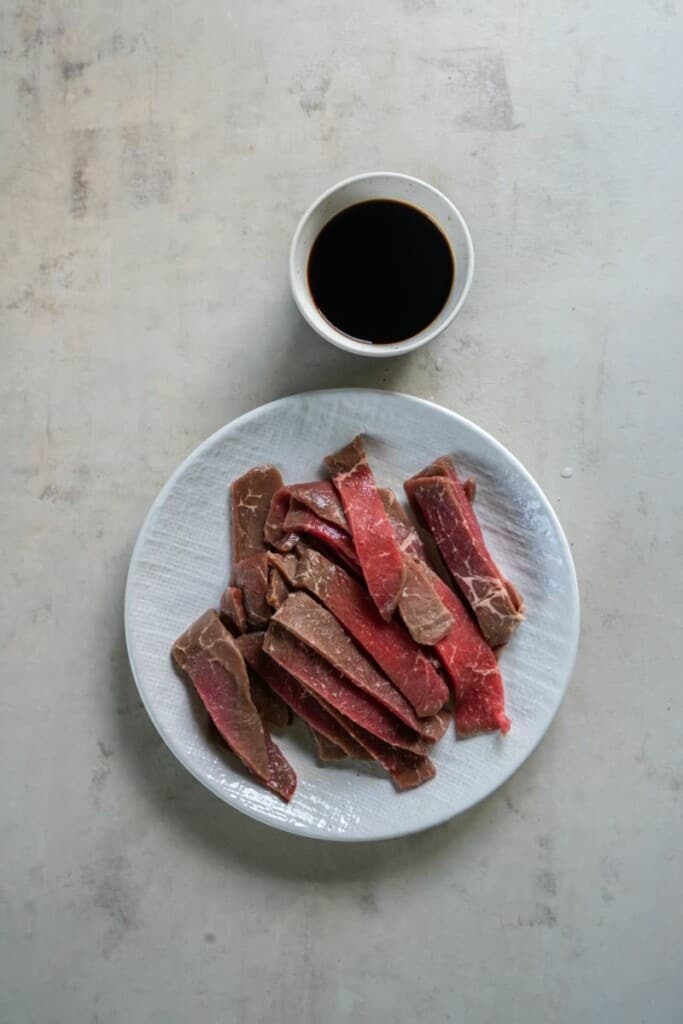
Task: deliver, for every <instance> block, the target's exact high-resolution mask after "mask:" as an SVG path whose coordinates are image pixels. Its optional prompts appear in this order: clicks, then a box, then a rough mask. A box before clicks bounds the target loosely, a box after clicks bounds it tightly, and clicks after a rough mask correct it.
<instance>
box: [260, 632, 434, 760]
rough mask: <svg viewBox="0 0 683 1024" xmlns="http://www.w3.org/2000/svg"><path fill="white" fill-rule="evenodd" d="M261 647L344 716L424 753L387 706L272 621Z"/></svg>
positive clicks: (396, 743) (420, 742)
mask: <svg viewBox="0 0 683 1024" xmlns="http://www.w3.org/2000/svg"><path fill="white" fill-rule="evenodd" d="M263 650H264V651H265V652H266V654H268V655H269V656H270V657H271V658H272V659H273V661H276V662H277V663H278V665H280V666H281V667H282V668H284V669H285V670H286V671H287V672H289V673H290V674H291V675H293V676H294V678H295V679H298V680H299V682H300V683H301V685H302V686H304V687H305V688H306V689H307V690H309V691H310V692H311V693H313V694H314V696H315V697H317V698H319V699H322V700H323V701H325V703H326V704H327V705H328V706H331V707H334V709H335V710H336V711H339V712H340V713H341V714H342V715H344V717H345V718H348V719H350V720H351V721H352V722H355V723H356V724H357V725H360V726H362V727H363V728H364V729H367V731H368V732H371V733H372V734H373V736H377V737H378V738H379V739H381V740H384V741H385V743H389V744H391V746H393V747H401V748H403V749H404V750H410V751H412V752H413V753H415V754H424V753H425V750H426V745H425V743H424V741H423V740H421V739H420V738H419V737H418V736H417V734H416V733H415V732H414V730H412V729H409V728H408V727H407V726H405V725H404V724H403V722H401V721H399V719H398V718H396V716H395V715H394V714H392V712H391V711H389V710H388V709H387V708H385V707H383V706H382V705H381V704H378V703H377V701H375V700H373V698H372V697H368V696H367V694H365V693H363V691H362V690H358V689H357V688H356V687H355V686H354V685H353V683H350V682H349V681H348V680H347V679H346V678H345V677H344V676H343V675H341V673H340V672H337V670H336V669H335V668H333V667H332V665H330V664H329V663H328V662H327V661H325V659H324V658H321V657H320V655H319V654H316V653H315V651H313V650H311V648H310V647H307V646H306V645H305V644H302V643H301V642H300V641H299V640H297V639H296V637H294V636H292V634H291V633H288V632H287V630H285V629H283V628H282V627H281V626H279V625H278V624H277V623H276V622H273V621H271V623H270V625H269V626H268V631H267V633H266V636H265V640H264V641H263Z"/></svg>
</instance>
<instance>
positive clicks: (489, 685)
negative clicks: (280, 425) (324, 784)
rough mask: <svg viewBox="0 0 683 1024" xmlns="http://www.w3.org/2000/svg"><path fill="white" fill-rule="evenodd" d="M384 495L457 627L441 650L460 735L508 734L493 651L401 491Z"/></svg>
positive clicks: (403, 540) (409, 550) (402, 539)
mask: <svg viewBox="0 0 683 1024" xmlns="http://www.w3.org/2000/svg"><path fill="white" fill-rule="evenodd" d="M383 498H384V500H385V507H386V508H387V512H388V514H389V518H390V519H391V522H392V525H393V527H394V530H395V531H396V536H397V539H398V540H399V543H400V544H401V547H402V549H403V550H404V551H405V552H406V555H407V556H409V557H410V556H412V557H413V558H414V559H415V560H416V561H417V560H419V561H420V563H421V564H422V570H423V572H424V573H425V574H426V575H427V576H428V578H429V579H430V582H431V583H432V585H433V586H434V588H435V590H436V591H437V593H438V594H439V596H440V598H441V600H442V601H443V602H444V604H445V605H446V607H447V608H448V609H449V611H450V613H451V616H452V618H453V626H452V628H451V630H450V631H449V632H448V633H447V635H446V636H445V637H443V639H442V640H440V641H439V642H438V643H437V645H436V651H437V654H438V655H439V658H440V659H441V662H442V664H443V666H444V668H445V669H446V673H447V675H448V678H449V680H450V683H451V686H452V688H453V695H454V703H455V716H454V717H455V728H456V731H457V733H458V736H460V737H461V738H464V737H466V736H473V735H475V734H476V733H480V732H493V731H495V730H497V729H500V731H501V732H502V733H506V732H507V731H508V730H509V728H510V720H509V718H508V717H507V715H506V714H505V693H504V689H503V680H502V678H501V675H500V669H499V667H498V663H497V661H496V658H495V656H494V654H493V651H492V650H491V648H490V647H489V645H488V644H487V643H486V641H485V640H484V637H483V636H482V634H481V632H480V630H479V627H478V626H477V624H476V622H475V621H474V619H473V618H471V616H470V614H469V612H468V611H467V609H466V608H465V606H464V605H463V603H462V601H461V600H460V598H459V597H458V596H457V595H456V594H455V593H453V591H452V590H451V589H450V587H448V586H447V585H446V584H445V583H444V582H443V580H442V579H441V578H440V577H439V576H437V575H436V573H435V572H434V571H433V570H432V569H431V568H430V567H429V566H428V565H427V564H426V563H425V561H424V559H425V555H426V551H425V548H424V545H423V544H422V541H421V539H420V537H419V534H418V533H417V530H416V529H415V527H414V526H413V524H412V523H411V522H410V520H409V519H408V517H407V516H406V514H405V512H404V510H403V508H402V507H401V505H400V504H399V503H398V501H397V500H396V497H395V495H393V494H391V492H388V493H387V495H386V496H384V495H383ZM392 499H393V500H392Z"/></svg>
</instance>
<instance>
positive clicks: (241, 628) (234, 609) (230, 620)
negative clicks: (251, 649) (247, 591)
mask: <svg viewBox="0 0 683 1024" xmlns="http://www.w3.org/2000/svg"><path fill="white" fill-rule="evenodd" d="M218 614H219V615H220V618H221V622H222V623H223V625H224V626H226V627H227V629H229V630H230V632H231V633H232V634H233V636H241V635H242V633H246V631H247V613H246V611H245V609H244V595H243V594H242V591H241V590H240V588H239V587H232V586H229V587H226V588H225V590H224V591H223V595H222V597H221V606H220V609H219V613H218Z"/></svg>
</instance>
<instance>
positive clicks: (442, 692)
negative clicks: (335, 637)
mask: <svg viewBox="0 0 683 1024" xmlns="http://www.w3.org/2000/svg"><path fill="white" fill-rule="evenodd" d="M294 582H295V585H296V586H297V587H299V588H302V589H304V590H308V591H309V593H311V594H313V596H314V597H317V598H318V600H319V601H321V602H322V603H323V604H324V605H325V607H326V608H327V609H329V611H331V612H332V614H333V615H334V616H335V617H336V618H337V619H339V621H340V622H341V624H342V625H343V626H344V627H345V628H346V629H347V630H348V632H349V633H350V634H351V636H352V637H353V638H354V640H356V641H357V642H358V643H359V644H360V646H361V647H362V648H363V649H364V650H365V651H366V653H367V654H369V655H370V657H371V658H373V659H374V661H376V662H377V664H378V665H379V667H380V668H381V669H382V671H383V672H384V673H385V674H386V675H387V676H388V677H389V679H390V680H391V682H392V683H393V684H394V686H395V687H396V689H397V690H400V692H401V693H402V694H403V696H404V697H405V698H406V700H407V701H409V703H410V704H412V706H413V710H414V711H415V713H416V714H417V715H418V716H419V717H420V718H428V717H429V716H430V715H435V714H436V712H437V711H439V710H440V708H442V707H443V705H444V704H445V703H446V701H447V700H448V690H447V689H446V685H445V683H444V681H443V679H442V678H441V677H440V675H439V674H438V672H437V671H436V669H435V668H434V666H433V665H432V663H431V661H430V660H429V658H428V657H427V655H426V654H425V653H424V651H422V650H421V649H420V648H419V647H418V645H417V644H416V643H415V641H414V640H413V639H412V638H411V637H410V636H409V635H408V633H406V631H405V630H404V628H403V626H401V625H400V623H398V622H385V621H384V619H382V618H381V617H380V615H379V613H378V611H377V609H376V608H375V606H374V604H373V603H372V601H371V599H370V597H369V595H368V594H367V592H366V591H365V590H364V588H363V587H362V586H361V584H360V583H358V582H357V581H356V580H354V579H352V578H351V576H349V574H348V573H347V572H345V570H344V569H342V568H341V566H338V565H335V564H334V563H333V562H330V560H329V559H328V558H325V557H324V555H321V554H320V553H319V552H317V551H313V550H311V548H305V549H303V550H302V552H301V557H300V558H299V561H298V563H297V570H296V576H295V577H294Z"/></svg>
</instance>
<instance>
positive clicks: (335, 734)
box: [237, 633, 367, 760]
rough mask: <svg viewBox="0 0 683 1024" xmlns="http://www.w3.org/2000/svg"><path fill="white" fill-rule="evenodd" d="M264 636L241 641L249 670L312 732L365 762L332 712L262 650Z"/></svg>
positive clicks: (357, 747) (362, 754)
mask: <svg viewBox="0 0 683 1024" xmlns="http://www.w3.org/2000/svg"><path fill="white" fill-rule="evenodd" d="M263 636H264V634H263V633H250V634H249V635H248V636H244V637H239V639H238V640H237V646H238V647H239V648H240V650H241V651H242V653H243V655H244V658H245V660H246V662H247V664H248V665H249V667H250V668H251V669H252V670H253V671H254V672H256V673H257V674H258V676H259V677H260V678H261V679H262V680H263V681H264V682H265V683H267V684H268V686H269V687H270V689H271V690H272V691H273V693H275V694H277V695H278V696H279V697H280V698H281V699H282V700H283V701H284V702H285V704H287V705H288V706H289V707H290V708H291V710H292V711H293V712H294V713H295V714H297V715H298V716H299V718H301V719H303V721H304V722H306V724H307V725H308V726H310V728H311V729H313V730H314V731H315V732H317V733H320V734H321V735H324V736H326V737H327V738H328V739H329V740H331V741H332V742H334V743H336V744H337V746H338V747H341V749H342V750H344V751H345V752H346V754H347V755H348V756H349V757H352V758H355V759H356V760H365V759H366V757H367V752H366V751H365V749H364V748H363V747H361V746H360V745H359V744H358V743H357V742H356V740H354V739H353V737H352V736H351V734H350V733H349V732H348V730H347V729H345V728H344V726H343V725H340V723H339V722H338V721H337V720H336V718H333V717H332V715H330V713H329V711H327V710H326V709H325V708H324V707H323V706H322V704H321V703H320V702H319V701H318V700H317V699H316V698H315V697H314V696H313V694H312V693H309V692H308V690H305V689H304V688H303V686H302V685H301V683H299V682H298V681H297V680H296V679H295V678H294V676H292V675H290V674H289V672H286V671H285V669H283V668H281V667H280V666H279V665H278V664H277V663H276V662H274V661H273V659H272V658H269V657H268V655H267V654H265V652H264V651H263V650H262V648H263Z"/></svg>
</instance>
